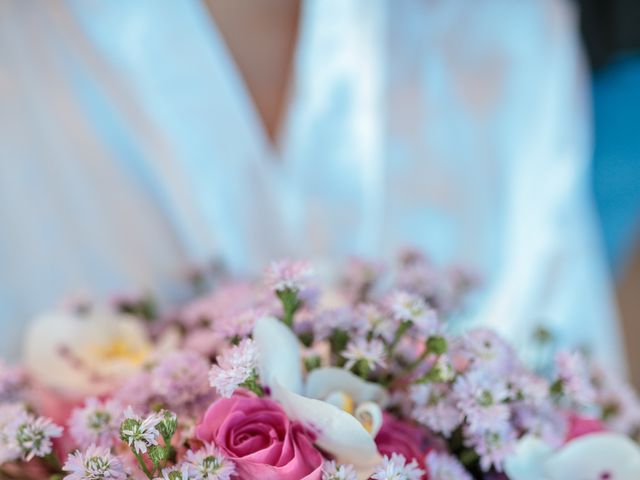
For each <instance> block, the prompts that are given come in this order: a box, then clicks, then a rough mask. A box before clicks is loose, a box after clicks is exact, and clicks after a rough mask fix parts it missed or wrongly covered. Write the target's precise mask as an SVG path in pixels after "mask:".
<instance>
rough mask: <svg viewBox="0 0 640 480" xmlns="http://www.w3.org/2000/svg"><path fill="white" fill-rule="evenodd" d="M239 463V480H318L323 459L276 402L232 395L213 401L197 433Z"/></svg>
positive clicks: (303, 431) (237, 464)
mask: <svg viewBox="0 0 640 480" xmlns="http://www.w3.org/2000/svg"><path fill="white" fill-rule="evenodd" d="M196 435H197V437H198V438H199V439H200V440H202V441H204V442H211V443H214V444H215V445H217V446H218V447H219V448H220V449H222V451H223V452H224V453H226V455H227V456H228V457H229V459H230V460H233V461H234V462H235V463H236V466H237V470H238V473H239V477H240V479H241V480H243V479H246V480H253V479H260V480H320V478H321V475H322V462H323V457H322V455H321V454H320V452H319V451H318V450H317V449H316V448H315V447H314V446H313V442H312V438H311V437H310V435H309V433H308V432H306V431H305V429H304V428H303V427H302V425H301V424H299V423H296V422H292V421H290V420H289V419H288V418H287V415H286V414H285V413H284V410H282V408H281V407H280V405H278V404H277V403H276V402H274V401H272V400H268V399H264V398H257V397H244V396H234V397H231V398H221V399H219V400H217V401H215V402H214V403H213V404H211V406H210V407H209V409H208V410H207V412H206V413H205V415H204V418H203V420H202V422H200V424H199V425H198V426H197V428H196Z"/></svg>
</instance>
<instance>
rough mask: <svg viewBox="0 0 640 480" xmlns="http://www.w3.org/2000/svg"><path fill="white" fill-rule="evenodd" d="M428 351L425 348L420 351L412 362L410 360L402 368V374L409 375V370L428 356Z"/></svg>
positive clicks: (412, 369) (413, 368) (411, 370)
mask: <svg viewBox="0 0 640 480" xmlns="http://www.w3.org/2000/svg"><path fill="white" fill-rule="evenodd" d="M429 353H430V352H429V350H428V349H426V348H425V349H424V352H422V353H421V354H420V356H419V357H418V358H416V359H415V360H414V361H413V362H411V363H410V364H409V365H407V366H406V367H405V368H404V370H403V371H402V374H403V375H409V374H410V373H411V372H413V371H414V370H415V369H416V367H417V366H418V365H420V364H421V363H422V362H424V361H425V360H426V358H427V357H428V356H429Z"/></svg>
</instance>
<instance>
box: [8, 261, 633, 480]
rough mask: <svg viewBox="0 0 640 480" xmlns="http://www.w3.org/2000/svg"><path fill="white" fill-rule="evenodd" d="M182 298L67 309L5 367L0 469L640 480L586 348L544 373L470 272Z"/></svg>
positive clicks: (245, 286)
mask: <svg viewBox="0 0 640 480" xmlns="http://www.w3.org/2000/svg"><path fill="white" fill-rule="evenodd" d="M198 278H199V282H198V285H199V287H200V289H201V290H202V291H203V294H202V295H201V296H199V297H198V298H196V299H194V300H193V301H191V302H188V303H187V304H186V305H185V306H184V307H183V308H180V309H178V310H175V311H171V312H164V313H162V314H160V313H157V311H156V308H154V305H153V304H152V303H151V302H150V301H149V300H148V299H144V298H142V299H136V298H119V299H117V300H116V301H114V302H113V303H112V304H110V305H109V306H108V307H105V306H101V307H99V306H96V305H91V304H86V303H80V304H76V305H73V306H67V307H66V309H61V310H59V311H57V312H54V313H49V314H46V315H43V316H41V317H40V318H38V319H37V320H36V321H35V322H34V323H33V324H32V327H31V328H30V331H29V333H28V336H27V342H26V347H25V360H24V362H23V364H21V365H20V366H7V365H3V366H1V367H0V478H7V479H9V478H20V479H38V478H43V479H44V478H51V479H67V480H97V479H109V480H124V479H163V480H188V479H198V480H205V479H209V480H229V479H238V480H251V479H260V480H276V479H279V480H301V479H308V480H363V479H373V480H421V479H430V480H469V479H487V480H488V479H510V480H573V479H576V480H577V479H580V480H637V479H639V478H640V448H638V446H637V444H636V443H635V441H634V437H636V436H637V434H638V432H639V430H638V428H639V427H640V404H639V403H638V399H637V397H636V395H635V393H634V392H633V391H632V390H631V389H630V388H629V387H628V386H627V385H625V384H624V383H622V382H620V381H619V380H617V379H616V378H615V377H614V376H613V375H612V374H611V373H610V372H607V371H604V370H602V369H600V368H598V367H597V366H596V365H594V364H593V363H591V362H590V361H589V360H588V359H587V358H586V357H584V356H583V355H581V354H580V353H579V352H568V351H553V348H551V347H552V345H553V344H552V342H551V341H550V340H549V338H548V336H547V335H544V332H541V334H540V335H539V337H540V338H539V342H540V348H541V351H542V350H545V349H546V352H547V353H546V356H547V357H548V361H541V362H538V363H539V364H538V365H537V366H536V367H537V370H536V371H534V370H532V369H531V368H529V367H527V365H525V364H524V363H523V362H521V361H520V360H519V359H518V356H517V355H516V352H515V351H514V349H513V348H512V347H511V346H510V345H509V344H508V343H506V342H505V341H504V340H502V339H501V338H500V337H499V336H498V335H497V334H496V333H494V332H493V331H491V330H487V329H483V328H470V329H463V328H461V326H460V322H459V318H461V317H463V316H464V315H462V313H463V312H462V310H463V309H464V308H465V298H466V297H467V293H468V292H469V291H470V290H471V289H472V288H473V286H474V283H475V281H474V279H473V278H472V277H471V276H470V275H468V274H466V273H465V272H464V271H462V270H456V269H450V270H441V269H437V268H435V267H434V266H433V265H432V264H430V263H429V262H428V261H427V259H426V258H425V257H423V256H421V255H420V254H418V253H416V252H405V253H404V254H403V255H402V256H401V259H400V260H399V262H398V265H396V266H395V267H394V268H393V269H390V270H386V269H385V268H383V267H382V266H381V265H378V264H373V263H368V262H365V261H361V260H354V261H352V262H350V263H349V264H348V265H347V268H346V271H345V273H344V275H343V277H342V279H341V281H340V282H339V283H337V285H336V286H334V287H333V288H325V289H320V288H318V286H317V284H315V283H314V282H313V278H312V275H311V270H310V268H309V265H307V264H306V263H303V262H289V261H283V262H274V263H273V264H272V265H271V266H270V267H269V268H268V270H267V272H266V274H265V278H264V279H262V281H255V282H249V281H242V282H240V281H231V280H228V281H224V282H218V283H217V285H215V288H210V285H208V284H207V282H206V281H204V280H206V278H205V277H203V276H199V277H198Z"/></svg>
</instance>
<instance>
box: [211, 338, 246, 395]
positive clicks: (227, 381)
mask: <svg viewBox="0 0 640 480" xmlns="http://www.w3.org/2000/svg"><path fill="white" fill-rule="evenodd" d="M217 362H218V364H217V365H214V366H212V367H211V370H210V371H209V384H210V385H211V386H212V387H214V388H215V389H216V390H218V393H219V394H220V395H222V396H223V397H230V396H231V395H233V392H235V391H236V389H237V388H238V387H239V386H241V385H242V384H243V383H244V382H246V381H247V380H249V379H250V378H251V377H252V376H254V375H255V374H256V368H257V365H258V349H257V348H256V346H255V344H254V342H253V340H251V339H248V338H246V339H244V340H242V341H241V342H240V344H239V345H237V346H233V347H231V349H229V350H227V351H226V352H225V353H223V354H222V355H219V356H218V358H217Z"/></svg>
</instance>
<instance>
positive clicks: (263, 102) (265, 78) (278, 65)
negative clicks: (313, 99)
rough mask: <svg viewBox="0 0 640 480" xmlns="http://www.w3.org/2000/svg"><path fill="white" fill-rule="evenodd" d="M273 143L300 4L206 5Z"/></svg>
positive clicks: (227, 1)
mask: <svg viewBox="0 0 640 480" xmlns="http://www.w3.org/2000/svg"><path fill="white" fill-rule="evenodd" d="M206 4H207V7H208V9H209V11H210V13H211V15H212V17H213V19H214V21H215V23H216V25H217V27H218V30H219V31H220V32H221V33H222V36H223V37H224V40H225V42H226V44H227V47H228V50H229V52H230V53H231V56H232V57H233V60H234V62H235V64H236V66H237V69H238V70H239V72H240V74H241V75H242V77H243V79H244V83H245V85H246V88H247V90H248V92H249V94H250V95H251V98H252V99H253V103H254V105H255V109H256V111H257V114H258V115H259V116H260V119H261V120H262V124H263V126H264V129H265V132H266V134H267V136H268V137H269V139H270V140H271V142H272V143H274V144H277V139H278V130H279V128H280V124H281V123H282V117H283V114H284V112H285V111H286V105H287V94H288V86H289V79H290V72H291V66H292V63H293V62H292V60H293V56H294V51H295V45H296V41H297V34H298V23H299V17H300V2H299V0H206Z"/></svg>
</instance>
